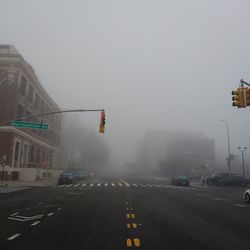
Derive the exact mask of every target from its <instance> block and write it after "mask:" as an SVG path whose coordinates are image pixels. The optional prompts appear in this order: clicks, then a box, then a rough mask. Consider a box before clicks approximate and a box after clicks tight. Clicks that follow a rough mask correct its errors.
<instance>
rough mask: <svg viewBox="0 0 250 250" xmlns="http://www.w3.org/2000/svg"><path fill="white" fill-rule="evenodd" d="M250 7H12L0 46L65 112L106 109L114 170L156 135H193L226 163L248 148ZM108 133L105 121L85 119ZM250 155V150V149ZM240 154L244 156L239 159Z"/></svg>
mask: <svg viewBox="0 0 250 250" xmlns="http://www.w3.org/2000/svg"><path fill="white" fill-rule="evenodd" d="M249 8H250V2H249V1H247V0H245V1H244V0H238V1H230V0H219V1H211V0H210V1H209V0H207V1H205V0H204V1H202V0H196V1H195V0H189V1H184V0H183V1H176V0H173V1H167V0H162V1H160V0H151V1H149V0H113V1H111V0H105V1H103V0H99V1H96V0H89V1H84V0H78V1H77V0H71V1H65V0H64V1H62V0H53V1H51V0H50V1H49V0H43V1H34V0H29V1H28V0H22V1H20V0H2V1H1V15H0V43H1V44H13V45H14V46H15V47H16V48H17V50H18V51H19V52H20V53H21V54H22V55H23V57H24V58H25V59H26V60H27V61H28V62H29V63H30V64H31V65H32V66H33V68H34V69H35V71H36V73H37V75H38V77H39V79H40V81H41V83H42V84H43V85H44V87H45V88H46V89H47V90H48V92H49V93H50V95H51V96H52V97H53V98H54V99H55V101H56V102H57V103H58V104H59V106H60V107H61V108H105V109H106V111H107V126H106V134H104V135H100V136H104V137H105V140H106V141H108V143H109V144H110V146H111V154H112V159H113V164H118V163H120V162H126V161H133V160H134V150H135V145H136V142H137V140H139V139H140V138H142V136H143V134H144V132H145V131H146V130H148V129H166V130H191V131H196V132H201V133H202V134H204V135H205V136H207V137H210V138H214V139H215V140H216V148H217V149H218V150H219V151H220V152H222V153H223V154H226V152H227V148H226V146H227V144H226V143H227V141H226V130H225V126H224V124H222V123H221V122H219V119H225V120H227V121H228V124H229V126H230V133H231V147H232V152H233V153H237V146H248V147H249V148H250V143H249V139H250V136H249V129H248V127H249V122H250V107H249V108H248V109H237V108H233V107H232V101H231V90H232V89H234V88H237V87H238V85H239V80H240V79H241V78H244V79H245V80H246V81H249V82H250V53H249V52H250V28H249V23H250V15H249ZM81 119H82V120H83V122H84V124H86V126H88V127H92V128H94V129H96V131H98V125H99V114H97V113H96V114H81ZM249 150H250V149H249ZM237 154H238V153H237Z"/></svg>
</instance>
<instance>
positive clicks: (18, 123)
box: [11, 121, 49, 130]
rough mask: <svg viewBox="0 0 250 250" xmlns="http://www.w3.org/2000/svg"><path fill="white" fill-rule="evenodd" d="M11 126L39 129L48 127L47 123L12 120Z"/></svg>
mask: <svg viewBox="0 0 250 250" xmlns="http://www.w3.org/2000/svg"><path fill="white" fill-rule="evenodd" d="M11 126H13V127H16V128H28V129H41V130H48V128H49V125H48V124H44V123H33V122H23V121H12V122H11Z"/></svg>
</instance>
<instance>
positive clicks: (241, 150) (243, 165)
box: [238, 147, 247, 177]
mask: <svg viewBox="0 0 250 250" xmlns="http://www.w3.org/2000/svg"><path fill="white" fill-rule="evenodd" d="M238 149H239V151H240V152H241V157H242V173H243V176H244V177H246V170H245V160H244V152H245V151H246V150H247V147H244V148H243V147H238Z"/></svg>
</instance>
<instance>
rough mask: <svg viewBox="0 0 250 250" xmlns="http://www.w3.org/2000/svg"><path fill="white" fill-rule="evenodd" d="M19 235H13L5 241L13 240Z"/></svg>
mask: <svg viewBox="0 0 250 250" xmlns="http://www.w3.org/2000/svg"><path fill="white" fill-rule="evenodd" d="M20 235H21V234H14V235H12V236H11V237H9V238H8V239H7V240H14V239H16V238H17V237H19V236H20Z"/></svg>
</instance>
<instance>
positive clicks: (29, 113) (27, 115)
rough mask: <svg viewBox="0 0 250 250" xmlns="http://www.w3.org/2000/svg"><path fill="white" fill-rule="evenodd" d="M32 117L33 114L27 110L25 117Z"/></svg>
mask: <svg viewBox="0 0 250 250" xmlns="http://www.w3.org/2000/svg"><path fill="white" fill-rule="evenodd" d="M29 116H31V112H30V111H29V110H26V111H25V117H29ZM27 120H30V119H27Z"/></svg>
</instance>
